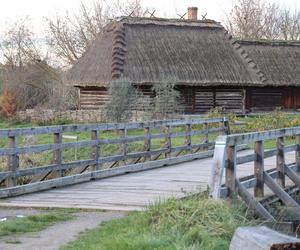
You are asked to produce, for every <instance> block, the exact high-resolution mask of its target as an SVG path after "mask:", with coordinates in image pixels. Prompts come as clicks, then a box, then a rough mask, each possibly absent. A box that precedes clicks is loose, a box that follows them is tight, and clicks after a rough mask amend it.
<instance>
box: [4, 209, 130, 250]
mask: <svg viewBox="0 0 300 250" xmlns="http://www.w3.org/2000/svg"><path fill="white" fill-rule="evenodd" d="M18 213H20V212H18ZM0 214H1V213H0ZM23 214H24V213H23ZM125 215H126V214H125V213H121V212H80V213H78V214H76V218H75V219H73V220H70V221H65V222H60V223H57V224H55V225H53V226H51V227H49V228H47V229H45V230H43V231H41V232H38V233H35V234H26V235H20V236H17V237H9V238H6V239H5V241H6V242H7V241H10V242H20V243H15V244H14V243H5V242H3V239H2V240H1V241H2V242H1V243H0V249H1V250H27V249H28V250H29V249H30V250H57V249H59V248H60V247H61V246H64V245H65V244H67V243H68V242H70V241H73V240H75V239H76V238H77V236H78V234H79V233H80V232H83V231H85V230H87V229H92V228H95V227H97V226H98V225H99V224H100V223H101V222H103V221H108V220H111V219H115V218H121V217H124V216H125Z"/></svg>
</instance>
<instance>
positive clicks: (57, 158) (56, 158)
mask: <svg viewBox="0 0 300 250" xmlns="http://www.w3.org/2000/svg"><path fill="white" fill-rule="evenodd" d="M53 138H54V144H61V143H62V134H61V133H54V135H53ZM61 161H62V149H61V148H58V149H55V150H54V151H53V160H52V162H53V164H57V165H61ZM64 172H65V171H64V170H60V176H64Z"/></svg>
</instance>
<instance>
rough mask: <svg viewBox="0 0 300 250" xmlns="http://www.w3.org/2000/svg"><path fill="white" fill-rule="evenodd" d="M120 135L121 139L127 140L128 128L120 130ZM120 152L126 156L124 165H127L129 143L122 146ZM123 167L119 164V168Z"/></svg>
mask: <svg viewBox="0 0 300 250" xmlns="http://www.w3.org/2000/svg"><path fill="white" fill-rule="evenodd" d="M119 135H120V138H126V137H127V129H126V128H124V129H120V131H119ZM120 151H121V154H122V155H123V156H124V158H123V165H126V156H127V154H128V143H127V141H125V142H123V143H122V144H121V145H120ZM121 165H122V164H121V163H119V166H121Z"/></svg>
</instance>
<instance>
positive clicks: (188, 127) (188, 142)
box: [185, 124, 193, 153]
mask: <svg viewBox="0 0 300 250" xmlns="http://www.w3.org/2000/svg"><path fill="white" fill-rule="evenodd" d="M185 132H186V137H185V145H186V146H187V147H188V148H189V149H188V151H189V153H193V149H192V135H191V133H192V125H191V124H186V125H185Z"/></svg>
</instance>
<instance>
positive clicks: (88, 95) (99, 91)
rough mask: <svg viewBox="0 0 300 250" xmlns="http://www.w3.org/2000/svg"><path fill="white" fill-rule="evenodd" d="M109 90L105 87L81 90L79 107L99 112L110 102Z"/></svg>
mask: <svg viewBox="0 0 300 250" xmlns="http://www.w3.org/2000/svg"><path fill="white" fill-rule="evenodd" d="M109 99H110V98H109V95H108V94H107V89H106V88H104V87H95V88H80V89H79V107H80V109H83V110H99V109H100V108H101V106H103V105H104V104H105V103H106V102H107V101H109Z"/></svg>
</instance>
